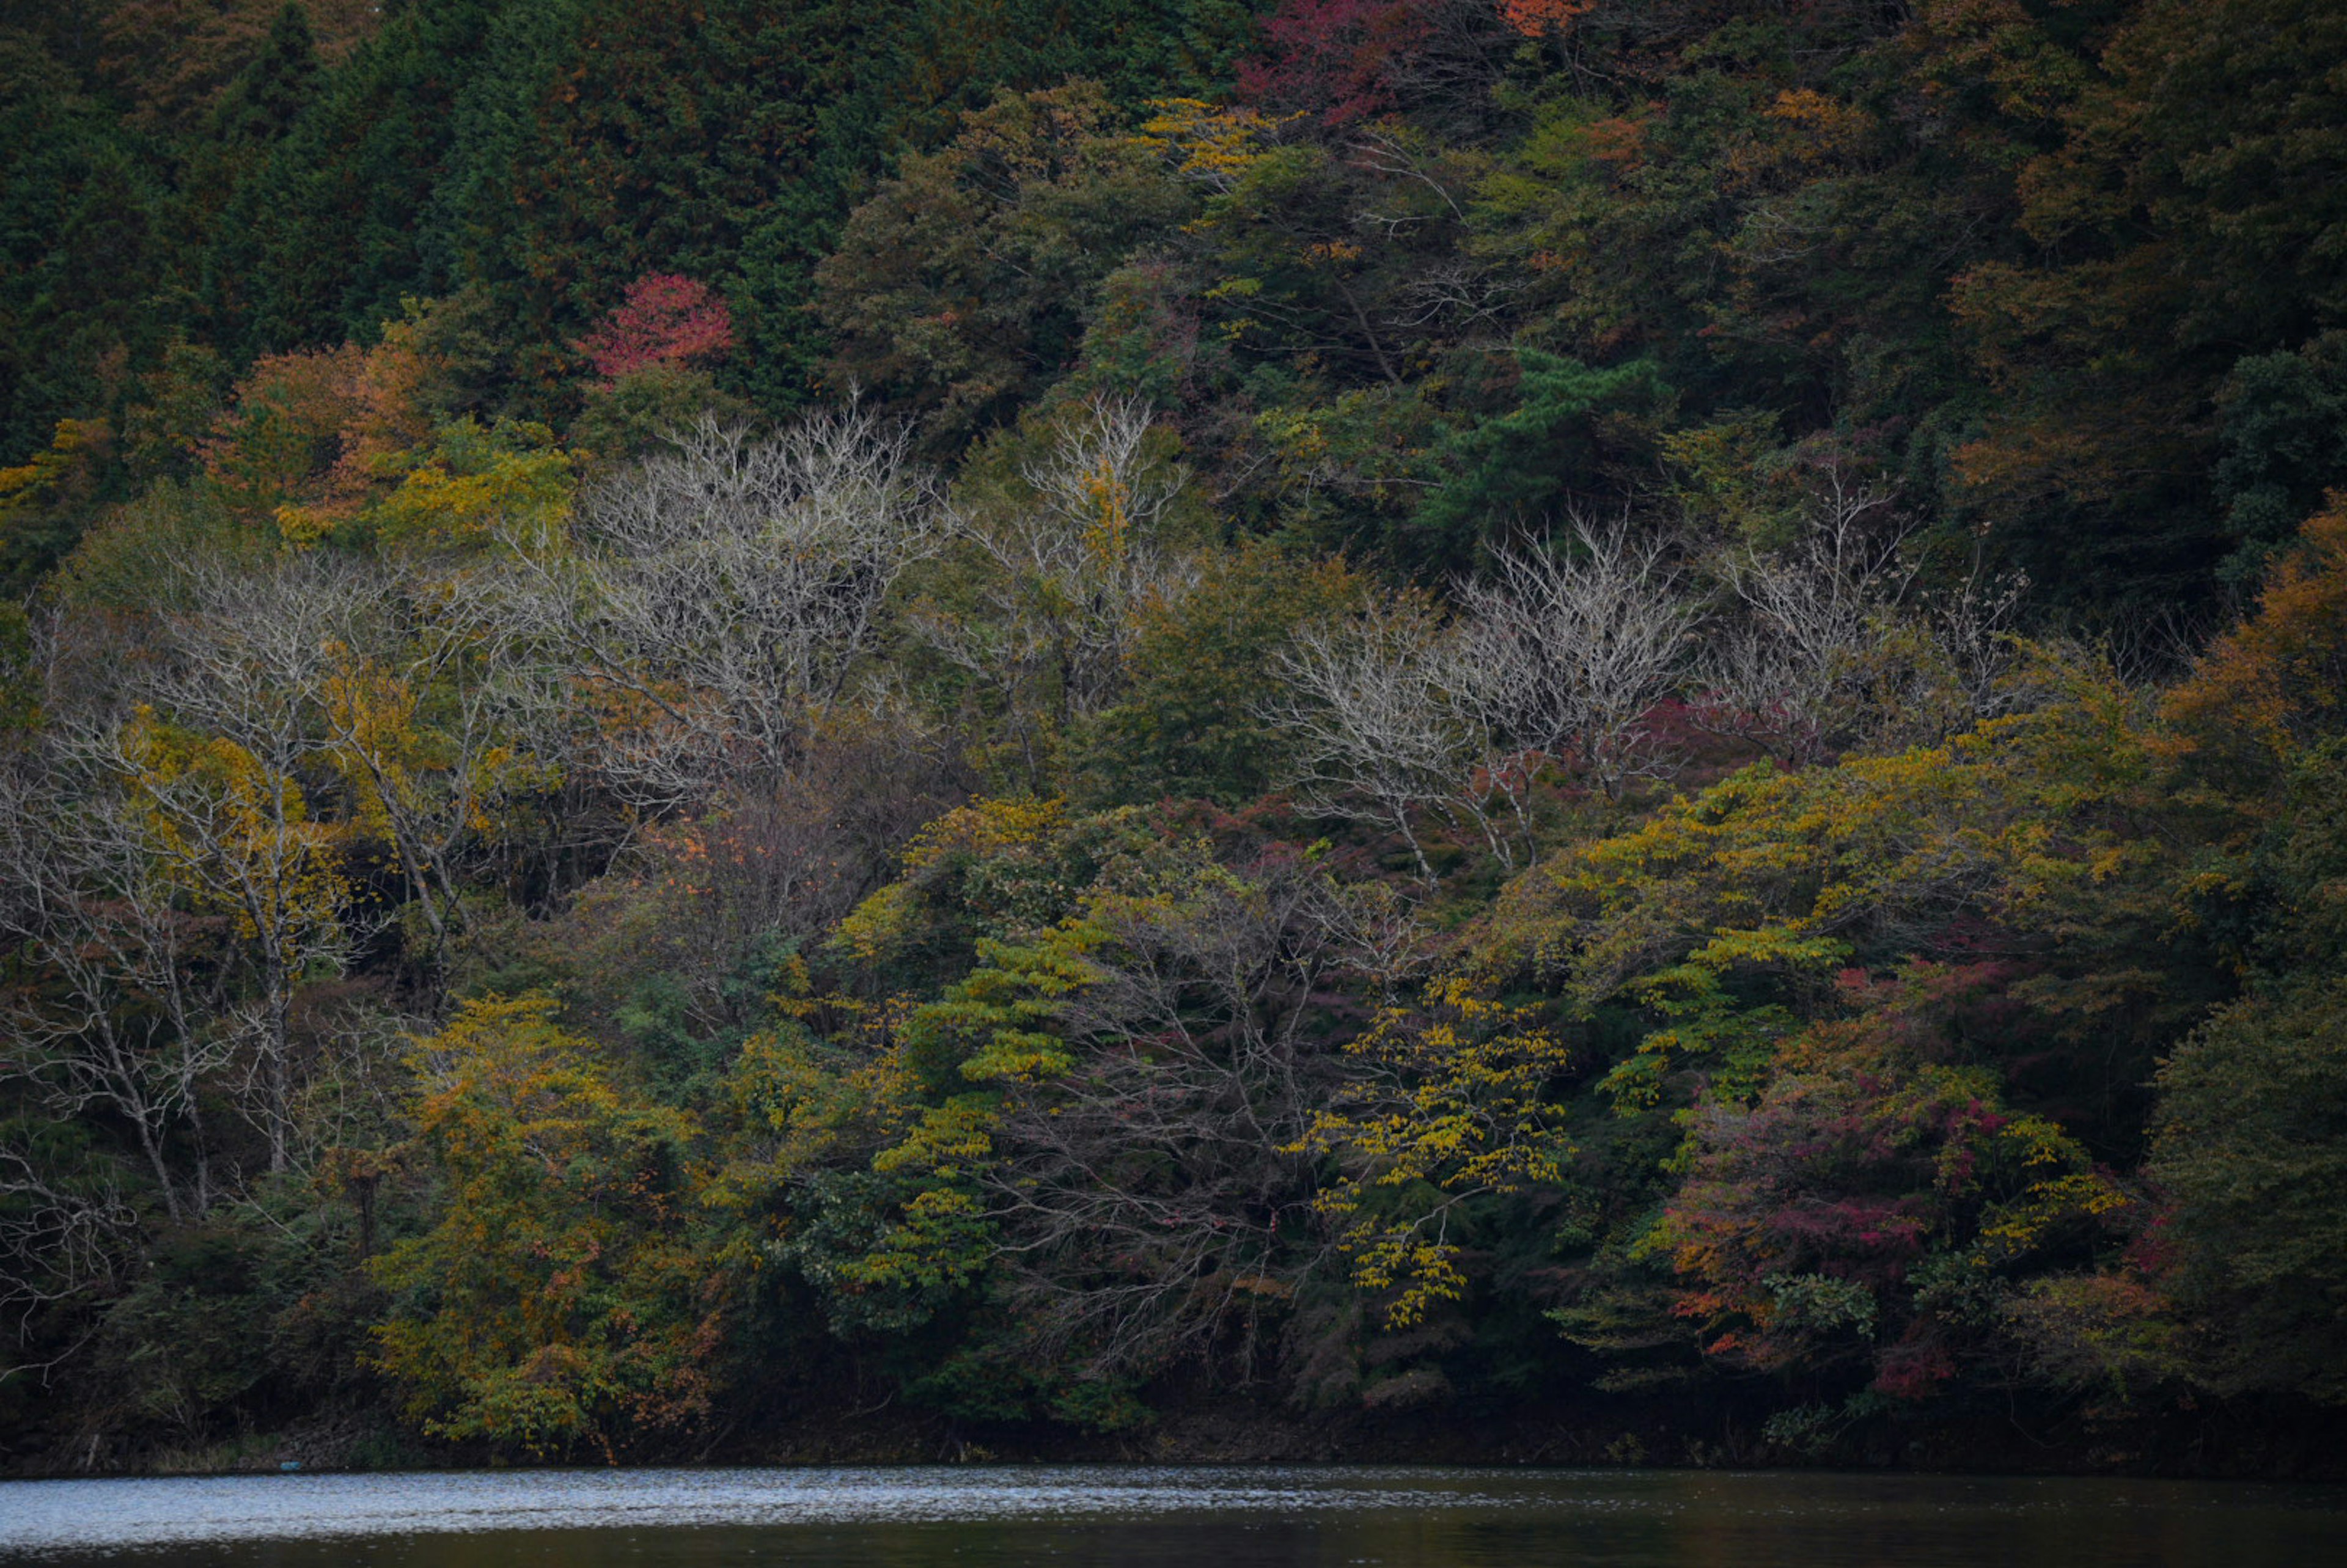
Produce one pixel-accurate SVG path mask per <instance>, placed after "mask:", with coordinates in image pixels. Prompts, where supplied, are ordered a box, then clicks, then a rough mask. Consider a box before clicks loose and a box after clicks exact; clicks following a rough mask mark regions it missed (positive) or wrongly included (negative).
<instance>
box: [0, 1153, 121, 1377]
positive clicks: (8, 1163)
mask: <svg viewBox="0 0 2347 1568" xmlns="http://www.w3.org/2000/svg"><path fill="white" fill-rule="evenodd" d="M135 1223H136V1216H135V1215H134V1214H132V1212H131V1210H130V1206H129V1205H128V1204H126V1203H124V1202H123V1201H122V1196H121V1194H119V1193H118V1192H117V1191H116V1190H115V1189H114V1188H113V1186H112V1185H111V1184H108V1183H106V1182H104V1181H103V1180H102V1179H101V1180H99V1181H97V1182H94V1183H93V1182H82V1183H72V1182H67V1181H65V1180H62V1179H60V1178H59V1177H57V1176H56V1175H55V1174H53V1173H50V1172H48V1171H47V1170H46V1169H45V1168H44V1167H43V1166H42V1165H41V1164H39V1163H36V1162H34V1161H32V1160H29V1159H27V1158H26V1157H25V1155H23V1154H22V1153H17V1152H16V1151H15V1150H11V1149H0V1312H14V1313H15V1315H16V1318H17V1329H18V1333H19V1334H20V1335H22V1334H24V1333H25V1332H26V1330H27V1329H29V1328H30V1327H31V1325H32V1321H33V1318H34V1317H35V1315H36V1314H37V1313H38V1312H39V1311H40V1310H41V1309H42V1308H43V1307H48V1306H50V1305H52V1304H54V1303H56V1302H61V1301H68V1300H71V1299H72V1298H74V1297H75V1296H85V1295H88V1294H91V1293H92V1292H94V1291H97V1290H99V1289H102V1288H104V1287H105V1286H107V1285H108V1283H109V1282H110V1281H112V1280H114V1279H115V1278H116V1277H117V1276H118V1273H119V1269H120V1261H121V1259H120V1254H121V1250H122V1243H123V1241H124V1238H125V1237H127V1236H128V1235H130V1234H131V1231H132V1228H133V1225H135ZM93 1331H94V1330H86V1331H85V1332H84V1334H83V1336H82V1337H81V1339H80V1340H77V1342H76V1343H75V1344H74V1345H73V1346H72V1347H70V1348H67V1350H66V1351H65V1352H64V1354H63V1355H60V1356H57V1357H55V1358H51V1359H50V1360H48V1361H46V1362H36V1363H33V1364H30V1365H26V1364H21V1363H20V1364H18V1365H15V1366H12V1367H8V1368H0V1382H5V1381H6V1380H7V1379H8V1378H13V1377H17V1376H20V1375H22V1374H24V1373H27V1372H44V1373H46V1371H47V1370H48V1369H49V1368H53V1367H55V1366H56V1365H57V1363H58V1362H59V1361H61V1360H63V1359H65V1358H66V1357H68V1356H70V1355H71V1354H72V1353H73V1351H74V1350H75V1349H78V1348H80V1345H81V1344H82V1343H84V1342H86V1341H87V1338H88V1337H89V1333H90V1332H93Z"/></svg>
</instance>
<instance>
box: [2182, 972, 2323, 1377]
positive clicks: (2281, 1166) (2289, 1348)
mask: <svg viewBox="0 0 2347 1568" xmlns="http://www.w3.org/2000/svg"><path fill="white" fill-rule="evenodd" d="M2159 1087H2160V1111H2159V1121H2158V1130H2157V1144H2156V1146H2155V1150H2154V1154H2153V1159H2152V1163H2151V1166H2150V1171H2151V1174H2152V1177H2153V1179H2154V1180H2155V1181H2157V1182H2158V1183H2159V1184H2160V1185H2161V1186H2162V1187H2163V1188H2164V1189H2165V1190H2166V1192H2167V1193H2168V1198H2169V1201H2170V1203H2171V1204H2173V1205H2174V1207H2173V1209H2172V1211H2171V1213H2170V1215H2169V1216H2168V1220H2167V1223H2166V1225H2164V1227H2163V1228H2162V1230H2161V1232H2160V1233H2159V1237H2158V1240H2159V1243H2160V1245H2161V1246H2162V1248H2163V1249H2168V1248H2172V1249H2173V1251H2172V1255H2171V1256H2172V1262H2171V1263H2170V1265H2169V1266H2170V1268H2171V1269H2172V1271H2173V1272H2172V1275H2171V1276H2170V1280H2169V1284H2170V1287H2171V1288H2172V1289H2173V1290H2174V1291H2175V1292H2176V1293H2177V1294H2178V1296H2180V1297H2181V1298H2182V1299H2183V1301H2184V1302H2185V1303H2186V1304H2187V1305H2188V1307H2190V1308H2192V1309H2193V1310H2194V1311H2196V1312H2197V1313H2198V1315H2200V1317H2202V1319H2203V1321H2205V1322H2207V1323H2208V1324H2209V1325H2210V1326H2211V1327H2212V1328H2213V1330H2214V1333H2215V1337H2216V1339H2217V1343H2218V1358H2219V1359H2218V1365H2217V1368H2216V1372H2217V1376H2218V1378H2219V1381H2220V1382H2221V1383H2222V1384H2223V1385H2224V1386H2227V1387H2231V1388H2246V1389H2293V1390H2298V1391H2301V1392H2303V1393H2305V1394H2307V1395H2309V1396H2311V1397H2313V1398H2315V1399H2323V1400H2327V1401H2331V1402H2333V1403H2335V1402H2338V1401H2339V1400H2342V1399H2347V1379H2342V1377H2341V1376H2340V1372H2339V1368H2340V1366H2341V1364H2342V1363H2341V1354H2342V1346H2347V1307H2342V1301H2347V1274H2342V1268H2341V1264H2340V1259H2341V1257H2342V1255H2347V1254H2342V1247H2347V1226H2342V1212H2341V1208H2340V1205H2339V1203H2338V1197H2337V1194H2339V1192H2340V1190H2341V1184H2342V1182H2347V1153H2342V1151H2347V987H2342V985H2341V984H2340V982H2339V981H2338V980H2337V979H2335V978H2332V977H2330V976H2326V975H2321V974H2309V975H2306V976H2304V977H2302V978H2298V979H2286V980H2279V981H2276V982H2274V983H2273V984H2271V985H2270V986H2269V987H2268V988H2266V989H2262V990H2260V992H2258V993H2256V994H2253V995H2251V996H2250V997H2249V998H2246V999H2243V1000H2241V1001H2239V1002H2237V1003H2235V1004H2234V1005H2232V1006H2231V1007H2229V1008H2227V1009H2224V1010H2223V1011H2221V1012H2219V1014H2217V1016H2216V1017H2214V1018H2212V1019H2211V1020H2209V1022H2208V1024H2207V1025H2205V1026H2204V1027H2203V1028H2201V1029H2200V1030H2198V1031H2196V1032H2195V1033H2194V1034H2193V1035H2192V1036H2191V1037H2190V1038H2189V1039H2188V1040H2186V1041H2185V1042H2184V1043H2183V1044H2182V1045H2181V1046H2179V1047H2178V1049H2177V1050H2176V1052H2175V1054H2174V1055H2173V1056H2171V1057H2169V1058H2168V1061H2167V1062H2166V1063H2165V1064H2164V1065H2163V1066H2162V1067H2161V1069H2160V1073H2159Z"/></svg>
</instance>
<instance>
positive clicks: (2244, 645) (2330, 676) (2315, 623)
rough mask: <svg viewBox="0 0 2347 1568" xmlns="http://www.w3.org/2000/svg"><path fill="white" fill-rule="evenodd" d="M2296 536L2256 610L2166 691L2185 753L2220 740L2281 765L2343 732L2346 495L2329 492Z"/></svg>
mask: <svg viewBox="0 0 2347 1568" xmlns="http://www.w3.org/2000/svg"><path fill="white" fill-rule="evenodd" d="M2299 540H2300V548H2298V550H2297V551H2295V552H2294V553H2292V554H2291V555H2290V556H2288V557H2286V558H2284V559H2282V560H2281V561H2280V562H2279V563H2277V565H2276V566H2275V567H2274V569H2273V571H2272V574H2271V575H2270V577H2269V578H2268V579H2267V581H2266V587H2265V591H2264V592H2263V593H2261V594H2260V595H2259V596H2258V608H2257V610H2256V612H2255V613H2253V614H2252V615H2251V616H2250V618H2249V619H2248V620H2244V621H2243V622H2242V623H2241V624H2240V625H2239V626H2237V627H2235V628H2234V629H2233V630H2230V631H2229V632H2227V633H2226V634H2225V635H2224V636H2222V637H2220V638H2219V639H2218V640H2217V641H2216V642H2215V643H2213V644H2212V645H2210V647H2209V651H2208V652H2207V653H2205V654H2203V655H2202V656H2201V659H2200V662H2199V665H2198V667H2197V668H2196V669H2195V670H2194V671H2193V672H2192V678H2191V679H2190V680H2188V681H2187V682H2184V684H2183V685H2181V686H2179V687H2178V688H2177V689H2176V690H2175V691H2174V692H2171V693H2169V695H2168V709H2167V716H2168V719H2169V721H2170V722H2171V723H2175V724H2176V725H2178V727H2179V728H2180V730H2181V731H2182V732H2183V733H2182V734H2181V735H2180V736H2178V742H2177V743H2178V745H2179V746H2180V747H2181V749H2184V750H2187V751H2199V750H2202V749H2204V748H2206V747H2208V746H2209V744H2210V743H2214V744H2215V746H2216V747H2218V748H2219V749H2222V750H2226V751H2230V752H2233V753H2239V752H2241V751H2243V750H2246V751H2248V752H2249V753H2250V754H2251V756H2253V757H2254V756H2256V755H2257V753H2263V757H2262V759H2261V760H2266V761H2279V760H2280V759H2283V758H2286V757H2288V756H2289V755H2290V754H2291V753H2293V752H2295V751H2297V750H2298V749H2299V748H2300V747H2301V746H2302V745H2304V744H2305V743H2307V742H2308V741H2309V740H2311V738H2312V737H2313V736H2314V735H2315V734H2317V733H2322V732H2326V731H2331V730H2335V729H2336V728H2337V727H2338V724H2339V721H2340V715H2341V712H2342V709H2343V708H2347V491H2342V490H2334V491H2332V493H2331V497H2330V501H2329V504H2328V505H2327V506H2326V507H2324V508H2323V509H2322V510H2321V511H2320V512H2318V513H2316V514H2315V515H2314V516H2313V517H2311V518H2308V519H2307V520H2306V522H2305V524H2304V525H2303V526H2302V527H2301V528H2300V529H2299ZM2228 743H2229V744H2228ZM2244 743H2246V744H2244ZM2244 760H2247V759H2244Z"/></svg>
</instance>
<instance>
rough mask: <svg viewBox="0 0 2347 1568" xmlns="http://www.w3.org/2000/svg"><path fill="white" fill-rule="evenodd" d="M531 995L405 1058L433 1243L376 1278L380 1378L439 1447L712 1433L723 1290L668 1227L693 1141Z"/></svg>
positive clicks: (629, 1440) (623, 1441)
mask: <svg viewBox="0 0 2347 1568" xmlns="http://www.w3.org/2000/svg"><path fill="white" fill-rule="evenodd" d="M557 1012H558V1008H557V1005H556V1004H555V1003H554V1002H553V1001H552V1000H551V999H548V998H547V997H543V996H525V997H520V998H516V999H509V1000H508V999H502V998H489V999H478V1000H474V1001H470V1002H467V1003H466V1004H465V1006H464V1007H463V1008H462V1009H459V1010H458V1012H457V1014H456V1017H455V1018H453V1019H452V1020H449V1022H448V1024H447V1026H446V1028H444V1029H443V1030H440V1031H439V1033H437V1034H436V1035H433V1036H431V1037H429V1038H428V1039H425V1040H418V1041H417V1042H416V1046H415V1072H416V1102H415V1129H416V1132H415V1139H416V1147H417V1151H418V1153H420V1154H421V1155H422V1156H423V1157H424V1158H425V1159H427V1160H429V1161H430V1162H431V1163H432V1165H433V1167H434V1168H435V1170H436V1172H437V1173H438V1174H439V1176H440V1177H441V1179H442V1180H443V1181H444V1182H445V1183H446V1197H445V1206H444V1207H443V1209H442V1211H441V1213H440V1215H439V1218H438V1220H437V1222H436V1224H435V1225H433V1227H432V1228H431V1229H429V1230H427V1231H425V1232H424V1233H423V1234H422V1235H415V1236H411V1237H409V1238H407V1239H405V1240H404V1241H402V1242H400V1243H399V1244H398V1245H395V1246H394V1247H393V1248H392V1249H391V1250H390V1251H389V1252H386V1253H385V1254H384V1255H383V1256H382V1257H380V1258H379V1259H377V1260H376V1261H375V1263H374V1273H375V1276H376V1277H377V1278H378V1279H379V1280H381V1281H382V1283H383V1284H384V1286H385V1287H386V1288H388V1289H389V1290H391V1291H392V1292H393V1293H394V1303H393V1307H392V1310H391V1313H390V1315H389V1317H387V1319H386V1320H385V1321H384V1323H383V1324H382V1325H381V1326H380V1327H378V1328H377V1329H376V1331H375V1332H376V1339H377V1349H376V1357H375V1358H376V1362H377V1365H378V1366H379V1367H380V1368H381V1369H382V1370H383V1371H384V1373H385V1374H386V1375H387V1376H389V1377H390V1378H392V1379H393V1380H394V1381H395V1383H396V1384H398V1385H399V1386H400V1388H401V1390H402V1400H403V1406H404V1409H405V1412H406V1414H407V1416H408V1419H411V1420H414V1421H415V1422H417V1423H418V1424H420V1425H421V1426H422V1427H423V1429H424V1430H425V1431H426V1432H428V1433H431V1434H434V1435H436V1436H440V1437H446V1438H453V1439H458V1440H463V1439H477V1440H485V1441H487V1442H488V1443H490V1444H491V1445H493V1446H495V1447H497V1448H498V1449H502V1450H516V1449H518V1450H526V1451H528V1452H530V1453H532V1454H538V1455H549V1454H551V1455H560V1454H566V1453H569V1452H572V1451H574V1450H576V1449H577V1448H578V1447H579V1446H580V1445H587V1446H589V1448H591V1449H592V1450H595V1451H598V1452H600V1453H601V1454H602V1455H603V1456H604V1457H605V1458H607V1459H610V1458H614V1457H616V1455H618V1454H619V1453H620V1452H621V1451H623V1450H626V1449H627V1448H629V1447H630V1445H632V1444H634V1443H636V1442H639V1441H642V1440H648V1439H651V1438H653V1437H655V1436H658V1435H659V1434H661V1433H663V1432H670V1431H674V1430H680V1429H688V1430H689V1429H690V1428H692V1426H693V1425H694V1424H696V1423H698V1422H699V1421H701V1420H702V1419H704V1418H706V1417H707V1416H708V1414H709V1413H710V1409H711V1405H710V1399H711V1395H712V1392H713V1391H714V1375H713V1368H712V1366H711V1365H710V1359H711V1357H712V1353H713V1351H714V1350H715V1348H716V1346H717V1344H718V1342H719V1340H720V1337H721V1335H722V1331H723V1321H724V1313H725V1309H726V1301H725V1296H724V1292H723V1282H722V1279H720V1278H719V1277H718V1276H715V1275H714V1274H713V1273H712V1270H711V1269H710V1267H709V1266H708V1262H707V1260H706V1259H704V1258H702V1257H701V1256H700V1255H697V1254H696V1252H695V1251H694V1248H693V1246H692V1241H691V1239H690V1237H689V1236H688V1235H685V1234H684V1233H683V1232H682V1229H681V1225H682V1221H683V1220H684V1219H685V1217H686V1216H687V1215H688V1214H689V1213H690V1209H689V1207H688V1205H689V1204H690V1203H691V1200H692V1186H693V1181H694V1175H693V1171H692V1163H691V1153H690V1149H691V1146H692V1139H693V1136H694V1132H695V1129H694V1127H693V1124H692V1122H691V1121H690V1120H689V1119H687V1118H686V1117H685V1116H684V1115H682V1113H681V1112H675V1111H671V1110H669V1109H666V1108H664V1107H657V1106H652V1105H648V1104H644V1103H642V1102H640V1101H638V1100H635V1099H633V1098H631V1097H630V1096H629V1095H628V1094H627V1093H625V1092H624V1091H622V1090H621V1089H620V1087H619V1086H618V1085H617V1084H616V1083H615V1082H614V1081H612V1079H611V1078H610V1075H609V1074H608V1073H607V1072H606V1071H604V1070H603V1069H602V1068H601V1067H600V1066H599V1065H598V1064H597V1062H596V1061H595V1055H594V1051H593V1048H592V1047H591V1046H589V1044H588V1042H586V1041H585V1040H579V1038H577V1037H576V1036H573V1035H569V1034H567V1033H565V1032H564V1031H563V1030H561V1028H560V1027H559V1025H558V1024H557V1022H556V1021H555V1020H556V1014H557Z"/></svg>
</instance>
